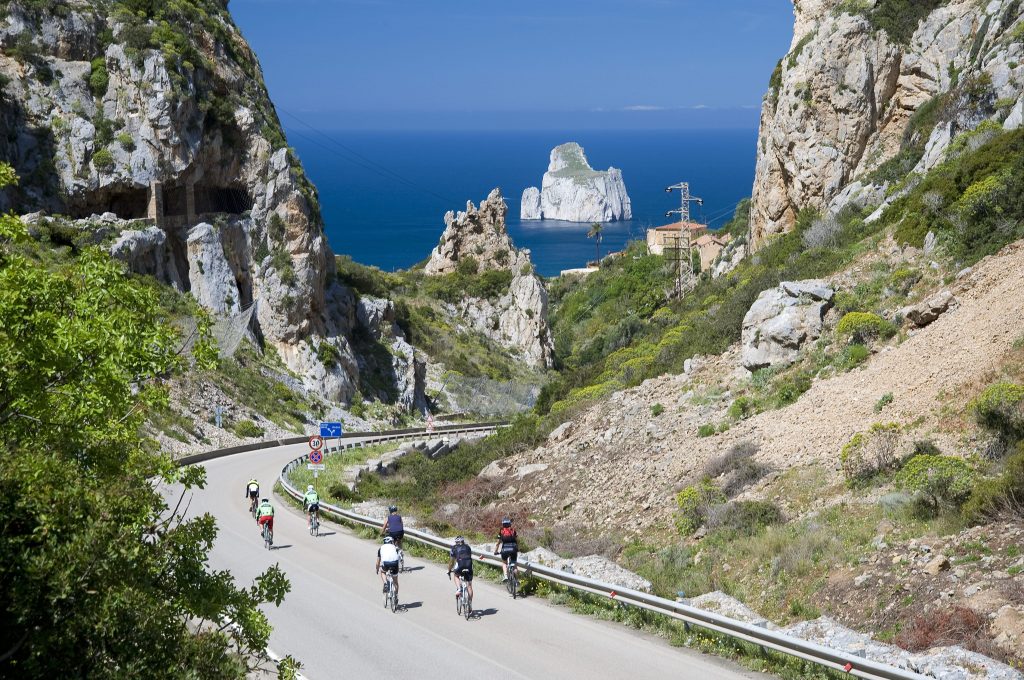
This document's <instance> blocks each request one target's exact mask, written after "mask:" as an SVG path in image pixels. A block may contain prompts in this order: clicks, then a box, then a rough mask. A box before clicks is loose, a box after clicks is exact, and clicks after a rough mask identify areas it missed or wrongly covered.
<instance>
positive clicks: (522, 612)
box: [183, 444, 764, 680]
mask: <svg viewBox="0 0 1024 680" xmlns="http://www.w3.org/2000/svg"><path fill="white" fill-rule="evenodd" d="M306 451H308V448H307V446H306V445H305V444H299V445H293V446H282V447H278V448H274V449H264V450H262V451H253V452H249V453H241V454H236V455H233V456H227V457H225V458H220V459H217V460H212V461H208V462H206V463H202V465H204V466H205V467H206V469H207V482H208V483H207V485H206V488H205V489H202V490H193V491H191V492H189V494H190V496H191V499H190V500H191V502H190V504H189V505H188V506H187V507H188V514H189V515H192V516H194V515H196V514H202V513H205V512H209V513H211V514H212V515H213V516H214V517H216V519H217V526H218V527H219V530H220V531H219V534H218V537H217V541H216V543H215V545H214V548H213V551H212V553H211V564H212V566H213V567H214V568H217V569H230V570H231V572H232V573H233V574H234V575H235V578H236V579H237V581H238V583H239V585H243V586H245V585H248V584H250V583H251V581H252V579H253V577H255V576H256V575H257V574H259V573H260V572H262V571H263V570H264V569H266V568H267V567H268V566H270V565H272V564H274V563H278V564H280V566H281V567H282V569H283V570H284V571H285V573H286V574H287V575H288V579H289V580H290V581H291V585H292V590H291V592H290V593H289V594H288V595H287V596H286V597H285V600H284V602H283V603H282V605H281V606H280V607H274V606H273V605H270V606H267V607H265V611H266V613H267V615H268V617H269V618H270V622H271V624H272V625H273V627H274V632H273V634H272V635H271V638H270V647H271V649H273V650H274V651H275V652H276V653H278V654H282V655H284V654H291V655H293V656H294V657H296V658H297V659H299V660H300V661H301V662H302V664H303V669H302V673H303V675H305V676H306V677H307V678H309V680H329V679H330V678H341V677H345V678H387V679H388V680H400V679H401V678H422V679H424V680H432V679H434V678H437V679H441V678H443V679H444V680H452V679H453V678H460V679H461V678H469V677H471V676H472V677H475V678H487V679H488V680H490V679H493V678H566V677H579V678H587V679H588V680H589V679H593V678H632V679H636V680H638V679H640V678H693V679H697V678H700V679H705V678H724V679H727V680H730V679H734V678H754V677H764V676H762V675H760V674H756V673H752V672H750V671H746V670H744V669H741V668H739V667H737V666H736V665H735V664H732V663H730V662H727V661H724V660H721V659H717V658H715V657H709V656H705V655H702V654H700V653H697V652H693V651H691V650H685V649H678V648H675V647H672V646H670V645H669V644H667V643H666V642H665V641H663V640H661V639H658V638H656V637H654V636H651V635H647V634H643V633H639V632H637V631H635V630H632V629H629V628H627V627H625V626H621V625H618V624H613V623H608V622H603V621H598V620H595V619H592V618H589V617H586V616H579V615H576V614H573V613H571V612H570V611H568V610H567V609H565V608H561V607H557V606H554V605H551V604H549V603H548V602H547V601H546V600H545V599H543V598H534V597H530V598H525V599H518V600H512V599H511V598H510V597H509V595H508V593H507V592H506V591H505V589H504V587H503V586H500V585H498V584H495V583H491V582H488V581H483V580H477V581H476V582H475V583H474V586H475V588H474V590H475V596H474V600H473V608H474V610H475V611H477V612H478V615H477V616H475V617H474V618H473V619H472V620H470V621H466V620H465V619H464V618H462V617H459V616H457V615H456V612H455V597H454V587H453V586H452V585H451V583H450V582H449V581H448V578H447V576H446V575H445V570H444V565H440V564H437V563H434V562H429V561H425V560H421V559H418V558H415V557H413V556H411V555H407V556H406V561H405V563H406V568H407V569H409V568H411V569H412V571H407V572H406V573H404V574H402V575H401V576H400V591H399V602H400V603H402V604H403V605H404V607H403V608H402V609H401V610H400V611H399V612H397V613H392V612H391V611H389V610H387V609H385V608H384V606H383V596H382V593H381V584H380V580H379V577H378V576H377V575H376V574H374V569H373V567H374V563H375V561H376V544H375V543H373V542H371V541H368V540H365V539H361V538H357V537H356V536H355V535H353V533H352V532H350V531H349V530H347V529H344V528H341V527H338V526H337V525H334V524H332V523H330V522H324V523H323V525H322V526H321V533H322V535H321V536H320V537H319V538H314V537H312V536H310V535H309V532H308V530H307V529H306V522H305V517H304V516H303V515H301V514H300V513H299V512H298V511H297V510H295V509H294V508H292V507H291V506H290V505H289V504H287V503H286V502H285V501H284V500H283V499H280V498H275V499H274V505H275V508H276V510H277V514H276V517H275V520H274V523H275V526H274V543H275V545H274V549H273V550H269V551H268V550H266V549H265V548H264V547H263V541H262V539H261V537H260V533H259V529H258V527H257V526H256V524H255V522H254V521H253V519H252V516H251V515H249V514H248V512H247V510H248V504H247V501H246V500H245V498H244V497H243V494H244V489H245V484H246V482H248V480H249V479H250V478H251V477H255V478H256V479H257V480H259V482H260V485H261V487H262V489H263V491H264V492H265V491H267V490H269V489H270V488H271V487H272V486H273V482H274V481H275V480H276V479H277V477H278V475H279V474H280V471H281V468H282V467H283V466H284V465H285V464H286V463H287V462H288V461H289V460H292V459H293V458H295V457H297V456H299V455H301V454H303V453H305V452H306ZM264 495H266V493H264ZM183 507H186V506H185V505H183ZM323 534H326V535H323Z"/></svg>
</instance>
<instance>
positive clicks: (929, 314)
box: [899, 290, 956, 328]
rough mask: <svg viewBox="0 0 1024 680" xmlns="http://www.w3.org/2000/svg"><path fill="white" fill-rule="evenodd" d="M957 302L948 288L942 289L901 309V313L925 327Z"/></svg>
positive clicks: (916, 324)
mask: <svg viewBox="0 0 1024 680" xmlns="http://www.w3.org/2000/svg"><path fill="white" fill-rule="evenodd" d="M955 302H956V298H954V297H953V294H952V293H951V292H949V291H948V290H944V291H941V292H939V293H936V294H935V295H932V296H931V297H929V298H927V299H925V300H922V301H921V302H919V303H917V304H916V305H911V306H909V307H904V308H903V309H901V310H900V311H899V313H900V315H901V316H902V317H903V318H905V319H906V320H907V321H909V322H910V323H911V324H913V325H914V326H916V327H918V328H923V327H925V326H927V325H928V324H930V323H931V322H933V321H935V320H936V319H938V318H939V315H940V314H942V313H943V312H945V311H946V310H947V309H949V307H950V305H952V304H953V303H955Z"/></svg>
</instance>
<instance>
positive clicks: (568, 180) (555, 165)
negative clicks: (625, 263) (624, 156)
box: [519, 142, 633, 222]
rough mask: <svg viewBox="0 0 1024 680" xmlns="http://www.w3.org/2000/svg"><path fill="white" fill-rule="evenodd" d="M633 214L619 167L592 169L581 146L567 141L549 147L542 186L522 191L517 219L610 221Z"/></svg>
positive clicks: (627, 218) (625, 218)
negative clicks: (603, 169) (549, 153)
mask: <svg viewBox="0 0 1024 680" xmlns="http://www.w3.org/2000/svg"><path fill="white" fill-rule="evenodd" d="M632 218H633V210H632V208H631V207H630V202H629V195H628V194H627V193H626V185H625V183H624V182H623V181H622V171H621V170H618V169H616V168H608V169H607V170H605V171H603V172H602V171H599V170H594V169H593V168H591V167H590V163H588V162H587V157H586V155H584V153H583V148H582V147H581V146H580V145H579V144H577V143H576V142H568V143H566V144H561V145H559V146H556V147H555V148H554V149H552V150H551V161H550V163H549V164H548V171H547V172H545V173H544V179H543V181H542V184H541V188H540V189H537V187H529V188H527V189H526V190H525V191H523V198H522V203H521V207H520V211H519V219H522V220H564V221H566V222H612V221H615V220H629V219H632Z"/></svg>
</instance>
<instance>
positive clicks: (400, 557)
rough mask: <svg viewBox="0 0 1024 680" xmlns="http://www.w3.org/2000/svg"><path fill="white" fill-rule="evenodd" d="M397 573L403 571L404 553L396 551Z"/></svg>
mask: <svg viewBox="0 0 1024 680" xmlns="http://www.w3.org/2000/svg"><path fill="white" fill-rule="evenodd" d="M398 571H405V553H404V552H402V550H401V549H399V550H398Z"/></svg>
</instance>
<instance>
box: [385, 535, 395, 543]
mask: <svg viewBox="0 0 1024 680" xmlns="http://www.w3.org/2000/svg"><path fill="white" fill-rule="evenodd" d="M394 542H395V539H393V538H391V537H390V536H385V537H384V543H394Z"/></svg>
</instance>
